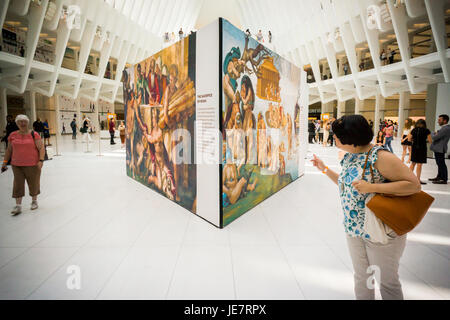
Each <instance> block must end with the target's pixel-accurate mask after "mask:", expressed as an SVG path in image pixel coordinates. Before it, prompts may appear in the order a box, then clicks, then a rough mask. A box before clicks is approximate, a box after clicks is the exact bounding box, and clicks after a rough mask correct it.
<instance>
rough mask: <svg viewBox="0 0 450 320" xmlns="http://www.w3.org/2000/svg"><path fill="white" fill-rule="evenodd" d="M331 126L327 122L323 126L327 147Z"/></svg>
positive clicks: (324, 141)
mask: <svg viewBox="0 0 450 320" xmlns="http://www.w3.org/2000/svg"><path fill="white" fill-rule="evenodd" d="M329 129H330V124H329V122H328V120H327V121H325V123H324V124H323V146H324V147H327V146H328V137H329V136H330V130H329Z"/></svg>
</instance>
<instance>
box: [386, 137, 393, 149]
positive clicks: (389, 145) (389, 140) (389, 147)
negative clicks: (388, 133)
mask: <svg viewBox="0 0 450 320" xmlns="http://www.w3.org/2000/svg"><path fill="white" fill-rule="evenodd" d="M392 140H394V137H386V143H385V145H384V146H385V147H386V148H388V149H389V151H390V152H392V153H394V150H392V146H391V143H392Z"/></svg>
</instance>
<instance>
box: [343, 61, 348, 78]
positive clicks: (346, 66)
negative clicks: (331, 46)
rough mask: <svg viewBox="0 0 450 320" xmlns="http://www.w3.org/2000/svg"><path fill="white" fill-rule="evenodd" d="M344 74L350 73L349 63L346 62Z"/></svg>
mask: <svg viewBox="0 0 450 320" xmlns="http://www.w3.org/2000/svg"><path fill="white" fill-rule="evenodd" d="M344 74H345V75H347V74H348V63H347V62H346V63H344Z"/></svg>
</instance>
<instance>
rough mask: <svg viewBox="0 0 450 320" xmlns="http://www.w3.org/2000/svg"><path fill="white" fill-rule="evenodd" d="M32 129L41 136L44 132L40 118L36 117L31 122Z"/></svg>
mask: <svg viewBox="0 0 450 320" xmlns="http://www.w3.org/2000/svg"><path fill="white" fill-rule="evenodd" d="M33 130H34V131H35V132H37V133H38V134H39V136H40V137H41V138H42V137H43V133H44V125H43V124H42V122H41V119H39V118H37V119H36V121H35V122H33Z"/></svg>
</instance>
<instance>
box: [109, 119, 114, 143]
mask: <svg viewBox="0 0 450 320" xmlns="http://www.w3.org/2000/svg"><path fill="white" fill-rule="evenodd" d="M108 125H109V134H110V136H111V141H110V142H109V143H110V144H111V145H113V144H116V143H115V142H114V134H115V133H116V122H115V121H114V118H111V119H110V120H109V124H108Z"/></svg>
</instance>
